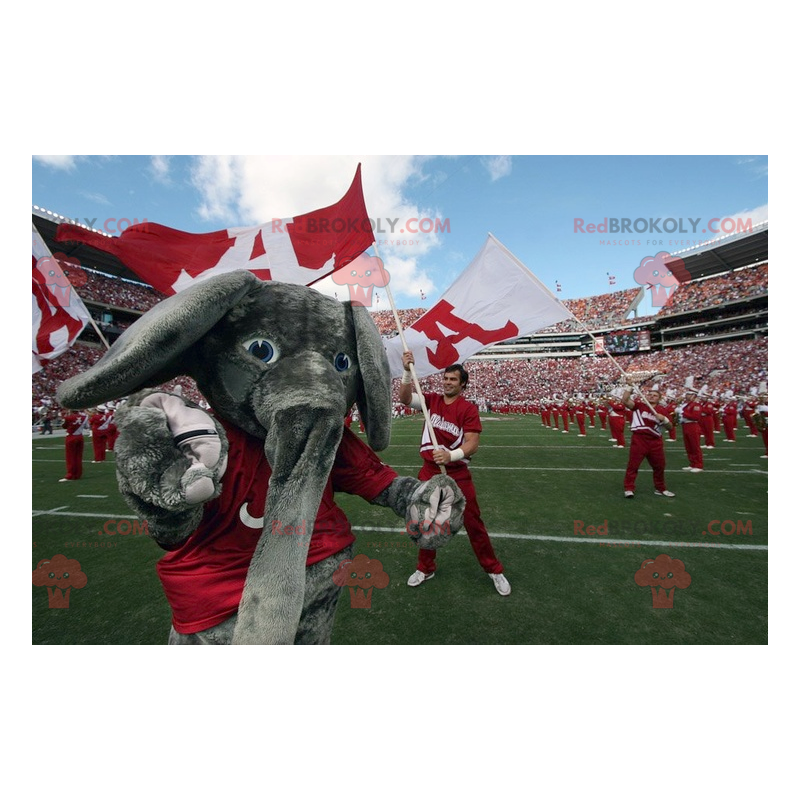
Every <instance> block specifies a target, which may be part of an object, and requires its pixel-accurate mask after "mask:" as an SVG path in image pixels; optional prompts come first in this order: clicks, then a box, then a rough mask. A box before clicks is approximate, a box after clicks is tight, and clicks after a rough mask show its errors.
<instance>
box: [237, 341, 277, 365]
mask: <svg viewBox="0 0 800 800" xmlns="http://www.w3.org/2000/svg"><path fill="white" fill-rule="evenodd" d="M243 344H244V349H245V350H247V352H248V353H250V355H251V356H255V357H256V358H257V359H259V360H260V361H263V362H264V363H265V364H270V363H272V362H273V361H277V359H278V348H277V347H275V345H274V344H272V342H271V341H270V340H269V339H262V338H259V339H249V340H248V341H246V342H244V343H243Z"/></svg>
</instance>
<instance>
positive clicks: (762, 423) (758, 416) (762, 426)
mask: <svg viewBox="0 0 800 800" xmlns="http://www.w3.org/2000/svg"><path fill="white" fill-rule="evenodd" d="M753 425H755V426H756V430H758V431H765V430H767V417H765V416H764V415H763V414H762V413H761V412H760V411H756V412H755V413H754V414H753Z"/></svg>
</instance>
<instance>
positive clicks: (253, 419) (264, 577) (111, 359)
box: [57, 270, 391, 643]
mask: <svg viewBox="0 0 800 800" xmlns="http://www.w3.org/2000/svg"><path fill="white" fill-rule="evenodd" d="M179 375H188V376H190V377H191V378H193V379H194V380H195V381H196V383H197V386H198V388H199V389H200V391H201V392H202V393H203V395H204V396H205V398H206V399H207V400H208V402H209V404H210V406H211V408H212V409H213V411H214V413H215V414H216V415H217V416H218V417H220V418H221V419H223V420H225V421H226V422H228V423H230V424H232V425H233V426H237V427H238V428H241V429H242V430H243V431H245V432H246V433H248V434H250V435H251V436H253V437H257V438H258V439H261V440H263V442H264V452H265V455H266V458H267V460H268V462H269V465H270V467H271V470H272V474H271V478H270V482H269V491H268V495H267V505H266V508H265V512H264V531H263V532H262V534H261V538H260V540H259V543H258V546H257V548H256V550H255V553H254V556H253V559H252V561H251V563H250V568H249V572H248V576H247V581H246V584H245V589H244V593H243V595H242V600H241V603H240V606H239V614H238V620H237V622H236V629H237V631H241V632H242V633H241V635H240V636H239V638H238V640H237V635H238V634H234V643H250V642H265V643H266V642H275V643H291V642H292V640H293V637H294V632H295V630H296V628H297V624H298V620H299V618H300V614H301V610H302V604H303V592H304V581H305V566H306V558H307V551H308V543H309V541H310V538H311V537H310V531H309V535H307V536H304V537H303V539H302V542H304V545H305V546H303V545H302V544H300V542H299V541H298V539H297V538H296V537H287V536H272V535H269V529H270V527H271V525H272V521H273V520H279V521H280V525H281V526H286V525H289V526H293V527H294V526H300V525H309V526H310V524H311V523H312V521H313V520H314V519H315V517H316V514H317V510H318V508H319V505H320V499H321V496H322V493H323V490H324V487H325V484H326V481H327V479H328V476H329V474H330V472H331V468H332V465H333V462H334V458H335V455H336V450H337V447H338V445H339V442H340V439H341V437H342V432H343V421H344V417H345V414H346V413H347V411H348V409H349V408H350V407H351V406H352V404H353V403H355V404H357V406H358V409H359V412H360V415H361V419H362V421H363V423H364V427H365V430H366V434H367V439H368V442H369V444H370V446H371V447H372V448H373V449H374V450H382V449H384V448H385V447H387V446H388V444H389V437H390V430H391V380H390V374H389V367H388V363H387V360H386V355H385V352H384V348H383V344H382V342H381V339H380V335H379V333H378V330H377V328H376V327H375V324H374V322H373V321H372V319H371V317H370V315H369V312H368V311H367V310H366V309H365V308H363V307H359V306H352V305H351V304H350V303H347V302H346V303H340V302H338V301H336V300H334V299H333V298H330V297H326V296H325V295H323V294H321V293H319V292H318V291H316V290H314V289H310V288H307V287H304V286H296V285H289V284H281V283H275V282H270V281H266V282H265V281H261V280H259V279H257V278H256V277H255V276H254V275H253V274H252V273H250V272H247V271H244V270H240V271H234V272H230V273H226V274H223V275H220V276H217V277H212V278H207V279H205V280H201V281H198V282H196V283H194V284H192V285H191V286H189V287H188V288H187V289H185V290H184V291H182V292H180V293H179V294H176V295H174V296H171V297H169V298H167V299H166V300H164V301H163V302H161V303H160V304H158V305H157V306H155V307H154V308H153V309H151V310H150V311H148V312H147V313H146V314H144V315H143V316H142V317H141V318H140V319H139V320H137V322H136V323H135V324H134V325H132V326H131V327H130V328H129V329H127V330H126V331H125V332H124V333H123V334H122V336H120V338H119V339H118V340H117V341H116V342H115V343H114V345H113V346H112V347H111V349H110V350H109V351H108V352H107V353H106V354H105V355H104V356H103V357H102V358H101V359H100V360H99V361H98V363H97V364H96V365H95V366H93V367H92V368H90V369H89V370H88V371H87V372H85V373H83V374H81V375H78V376H75V377H73V378H70V379H69V380H67V381H65V382H64V383H63V384H62V385H61V386H60V387H59V390H58V393H57V397H58V400H59V402H60V403H61V404H62V405H63V406H66V407H69V408H87V407H90V406H94V405H97V404H99V403H103V402H107V401H109V400H112V399H117V398H120V397H125V396H128V395H131V394H133V393H136V392H139V391H140V390H142V389H144V388H146V387H151V386H157V385H159V384H162V383H164V382H165V381H168V380H171V379H173V378H175V377H176V376H179ZM118 461H119V459H118ZM295 529H296V530H299V528H295ZM299 544H300V546H298V545H299Z"/></svg>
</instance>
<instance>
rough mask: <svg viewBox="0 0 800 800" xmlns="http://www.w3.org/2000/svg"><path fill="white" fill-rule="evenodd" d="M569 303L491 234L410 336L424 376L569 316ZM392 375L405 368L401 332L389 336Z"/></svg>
mask: <svg viewBox="0 0 800 800" xmlns="http://www.w3.org/2000/svg"><path fill="white" fill-rule="evenodd" d="M571 316H572V315H571V314H570V312H569V311H568V310H567V308H566V307H565V306H564V305H563V304H562V303H561V302H560V301H559V300H557V299H556V298H555V297H554V296H553V294H552V293H551V292H550V291H549V290H548V289H547V287H545V286H544V284H542V283H541V282H540V281H539V279H538V278H537V277H536V276H535V275H534V274H533V273H532V272H531V271H530V270H529V269H528V268H527V267H526V266H525V265H524V264H523V263H522V262H521V261H519V259H517V258H516V257H515V256H514V255H513V254H512V253H510V252H509V251H508V250H506V248H505V247H503V245H502V244H500V242H498V241H497V239H495V238H494V236H492V235H491V234H489V237H488V238H487V240H486V243H485V244H484V245H483V247H482V248H481V250H480V252H479V253H478V255H477V256H475V258H474V259H473V260H472V263H471V264H470V265H469V266H468V267H467V268H466V269H465V270H464V272H462V273H461V275H460V276H459V277H458V279H457V280H456V282H455V283H454V284H453V285H452V286H451V287H450V288H449V289H448V290H447V291H446V292H445V293H444V295H443V296H442V298H441V300H439V302H438V303H436V305H435V306H433V308H431V309H430V310H429V311H428V312H426V313H425V314H424V315H423V316H421V317H420V318H419V319H418V320H417V321H416V322H415V323H414V324H413V325H411V327H409V328H406V330H405V331H404V336H405V339H406V344H407V345H408V349H409V350H411V352H412V353H413V354H414V369H415V371H416V373H417V375H418V376H419V377H421V378H422V377H424V376H425V375H433V374H434V373H437V372H441V371H442V370H444V369H445V367H448V366H450V365H451V364H455V363H462V362H464V361H466V360H467V359H468V358H469V357H470V356H472V355H474V354H475V353H477V352H479V351H480V350H483V349H484V348H486V347H488V346H489V345H491V344H496V343H498V342H504V341H506V340H508V339H517V338H519V337H520V336H527V335H528V334H531V333H533V332H534V331H538V330H541V329H542V328H546V327H547V326H548V325H553V324H554V323H556V322H560V321H561V320H564V319H569V318H571ZM384 346H385V348H386V354H387V356H388V358H389V366H390V368H391V372H392V377H393V378H399V377H400V376H401V375H402V374H403V361H402V350H403V345H402V342H401V340H400V337H399V336H397V337H395V338H393V339H386V340H384Z"/></svg>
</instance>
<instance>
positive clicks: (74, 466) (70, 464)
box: [64, 435, 83, 481]
mask: <svg viewBox="0 0 800 800" xmlns="http://www.w3.org/2000/svg"><path fill="white" fill-rule="evenodd" d="M64 448H65V451H64V452H65V455H66V459H67V474H66V476H65V477H66V478H67V480H70V481H77V480H78V479H79V478H80V477H81V475H83V436H69V435H67V438H66V441H65V442H64Z"/></svg>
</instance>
